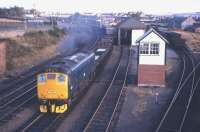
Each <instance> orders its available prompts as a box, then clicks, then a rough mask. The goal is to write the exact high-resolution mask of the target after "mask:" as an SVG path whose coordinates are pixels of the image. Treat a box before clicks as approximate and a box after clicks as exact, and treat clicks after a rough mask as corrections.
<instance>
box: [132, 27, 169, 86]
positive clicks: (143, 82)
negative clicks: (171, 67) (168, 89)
mask: <svg viewBox="0 0 200 132" xmlns="http://www.w3.org/2000/svg"><path fill="white" fill-rule="evenodd" d="M136 42H137V43H138V44H139V47H138V86H161V87H165V65H166V44H167V43H169V42H168V41H167V40H166V39H165V38H164V37H163V36H162V35H161V34H160V33H159V32H157V31H156V30H155V29H153V28H150V29H149V30H148V31H147V32H146V33H144V34H143V35H142V36H141V37H139V38H138V39H137V40H136Z"/></svg>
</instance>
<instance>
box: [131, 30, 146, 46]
mask: <svg viewBox="0 0 200 132" xmlns="http://www.w3.org/2000/svg"><path fill="white" fill-rule="evenodd" d="M143 34H144V30H143V29H138V30H132V32H131V45H132V46H135V45H137V44H136V40H137V39H138V38H139V37H140V36H142V35H143Z"/></svg>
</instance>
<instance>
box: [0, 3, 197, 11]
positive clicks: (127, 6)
mask: <svg viewBox="0 0 200 132" xmlns="http://www.w3.org/2000/svg"><path fill="white" fill-rule="evenodd" d="M14 5H17V6H21V7H25V8H26V9H29V8H36V9H38V10H41V11H48V12H70V13H71V12H128V11H142V12H145V13H149V14H166V13H186V12H200V0H0V7H10V6H14Z"/></svg>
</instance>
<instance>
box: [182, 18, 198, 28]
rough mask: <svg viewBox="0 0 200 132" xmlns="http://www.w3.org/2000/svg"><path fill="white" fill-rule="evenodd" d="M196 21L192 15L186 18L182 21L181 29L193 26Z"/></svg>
mask: <svg viewBox="0 0 200 132" xmlns="http://www.w3.org/2000/svg"><path fill="white" fill-rule="evenodd" d="M195 23H197V22H196V21H195V20H194V19H193V18H192V17H188V18H186V19H185V20H184V21H183V22H182V23H181V29H183V30H184V29H186V28H189V27H191V26H193V25H194V24H195Z"/></svg>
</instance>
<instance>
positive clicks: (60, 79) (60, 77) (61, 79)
mask: <svg viewBox="0 0 200 132" xmlns="http://www.w3.org/2000/svg"><path fill="white" fill-rule="evenodd" d="M57 79H58V82H65V76H64V75H58V77H57Z"/></svg>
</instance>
